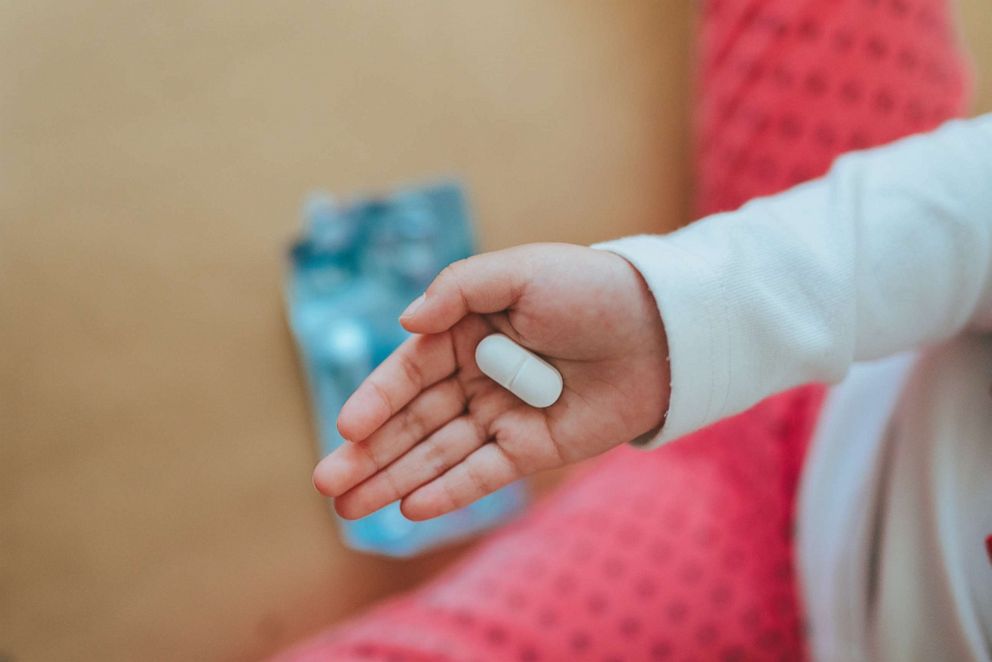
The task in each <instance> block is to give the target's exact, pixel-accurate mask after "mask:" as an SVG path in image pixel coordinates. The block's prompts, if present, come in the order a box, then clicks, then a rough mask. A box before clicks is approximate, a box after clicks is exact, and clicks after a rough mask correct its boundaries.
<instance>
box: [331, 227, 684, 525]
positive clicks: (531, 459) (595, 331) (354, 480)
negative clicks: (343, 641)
mask: <svg viewBox="0 0 992 662" xmlns="http://www.w3.org/2000/svg"><path fill="white" fill-rule="evenodd" d="M401 322H402V323H403V325H404V327H406V328H407V329H408V330H409V331H412V332H414V333H416V334H418V335H415V336H413V337H412V338H410V339H409V340H407V341H406V342H405V343H404V344H403V345H402V346H400V347H399V348H398V349H397V350H396V351H395V352H394V353H393V354H392V355H391V356H390V357H389V358H388V359H386V360H385V361H384V362H383V363H382V365H380V366H379V367H378V368H377V369H376V370H375V371H374V372H373V373H372V374H371V375H370V376H369V377H368V379H366V381H365V382H364V383H363V384H362V385H361V386H360V387H359V388H358V389H357V390H356V391H355V393H354V394H353V395H352V397H351V398H350V399H349V400H348V402H347V403H345V406H344V407H343V408H342V410H341V414H340V417H339V419H338V427H339V430H340V431H341V434H342V436H344V437H345V439H348V440H349V442H350V443H347V444H344V445H342V446H341V447H339V448H338V449H336V450H335V451H334V452H333V453H331V454H330V455H329V456H328V457H327V458H325V459H324V460H323V461H322V462H321V463H320V464H319V465H318V466H317V468H316V469H315V471H314V483H315V485H316V486H317V487H318V489H319V490H320V491H321V492H323V493H324V494H326V495H328V496H333V497H335V498H336V499H335V506H336V508H337V511H338V513H339V514H341V515H342V516H343V517H347V518H357V517H362V516H364V515H367V514H369V513H371V512H373V511H375V510H377V509H379V508H381V507H382V506H385V505H386V504H388V503H390V502H392V501H395V500H397V499H402V504H401V507H402V510H403V513H404V514H405V515H406V516H407V517H409V518H411V519H427V518H430V517H436V516H438V515H441V514H444V513H446V512H448V511H451V510H454V509H456V508H460V507H462V506H464V505H467V504H468V503H471V502H472V501H474V500H476V499H478V498H480V497H482V496H484V495H486V494H488V493H489V492H492V491H494V490H496V489H498V488H500V487H502V486H504V485H506V484H508V483H510V482H512V481H513V480H516V479H517V478H520V477H521V476H524V475H527V474H530V473H533V472H535V471H539V470H542V469H548V468H552V467H557V466H561V465H563V464H567V463H570V462H575V461H577V460H581V459H584V458H587V457H590V456H592V455H596V454H598V453H601V452H603V451H605V450H607V449H609V448H612V447H613V446H616V445H618V444H620V443H623V442H625V441H628V440H630V439H632V438H633V437H635V436H637V435H639V434H641V433H643V432H645V431H647V430H649V429H650V428H652V427H654V426H656V425H657V424H658V423H659V422H660V420H661V418H662V416H663V414H664V411H665V408H666V405H667V398H668V391H667V386H668V375H667V363H666V354H667V349H666V346H665V339H664V330H663V328H662V325H661V320H660V318H659V315H658V311H657V308H656V304H655V303H654V300H653V298H652V297H651V295H650V293H649V292H648V291H647V287H646V285H645V284H644V282H643V280H641V278H640V275H639V274H638V273H637V272H636V270H634V268H633V267H632V266H631V265H630V264H629V263H627V262H626V261H625V260H624V259H623V258H621V257H619V256H617V255H614V254H612V253H607V252H604V251H597V250H593V249H589V248H583V247H578V246H570V245H561V244H536V245H530V246H523V247H519V248H515V249H510V250H506V251H499V252H495V253H488V254H484V255H481V256H477V257H474V258H470V259H468V260H463V261H461V262H458V263H455V264H454V265H452V266H451V267H449V268H448V269H446V270H445V271H444V272H442V274H441V275H439V276H438V278H437V279H436V280H435V281H434V283H433V284H432V285H431V287H430V288H428V290H427V292H426V293H425V296H424V297H423V298H422V299H420V300H418V301H417V302H415V303H414V304H413V305H412V306H411V308H410V309H409V310H408V312H407V313H405V314H404V316H403V317H402V318H401ZM497 332H498V333H503V334H506V335H507V336H509V337H510V338H512V339H514V340H515V341H517V342H518V343H520V344H521V345H523V346H524V347H527V348H528V349H530V350H532V351H534V352H536V353H538V354H540V355H542V356H543V357H544V358H545V359H546V360H548V361H549V362H550V363H552V364H553V365H554V366H555V367H556V368H557V369H558V370H559V372H561V374H562V377H563V380H564V389H563V391H562V395H561V397H560V398H559V400H558V401H557V402H556V403H555V404H554V405H552V406H551V407H548V408H547V409H535V408H533V407H530V406H528V405H527V404H525V403H524V402H523V401H521V400H519V399H518V398H517V397H516V396H514V395H513V394H512V393H510V392H509V391H507V390H505V389H503V388H502V387H501V386H499V385H498V384H496V383H495V382H494V381H492V380H491V379H490V378H488V377H487V376H485V375H484V374H482V372H480V371H479V369H478V367H477V366H476V364H475V348H476V346H477V345H478V344H479V341H481V340H482V339H483V338H484V337H486V336H487V335H489V334H491V333H497Z"/></svg>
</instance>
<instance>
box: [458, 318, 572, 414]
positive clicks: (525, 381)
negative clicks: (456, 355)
mask: <svg viewBox="0 0 992 662" xmlns="http://www.w3.org/2000/svg"><path fill="white" fill-rule="evenodd" d="M475 363H476V365H478V366H479V370H481V371H482V372H483V373H484V374H485V375H486V376H487V377H489V378H490V379H492V380H493V381H494V382H496V383H497V384H499V385H500V386H502V387H503V388H505V389H506V390H508V391H509V392H510V393H512V394H513V395H515V396H517V397H518V398H520V399H521V400H523V401H524V402H526V403H527V404H529V405H530V406H531V407H542V408H543V407H550V406H551V405H553V404H554V403H555V402H556V401H557V400H558V397H559V396H560V395H561V389H562V379H561V373H560V372H558V371H557V370H556V369H555V367H554V366H553V365H551V364H550V363H548V362H547V361H545V360H544V359H542V358H541V357H539V356H538V355H537V354H534V353H533V352H531V351H529V350H526V349H524V348H523V347H521V346H520V345H518V344H517V343H515V342H513V341H512V340H510V339H509V338H507V337H506V336H504V335H503V334H502V333H494V334H493V335H491V336H486V337H485V338H483V339H482V342H480V343H479V345H478V347H476V348H475Z"/></svg>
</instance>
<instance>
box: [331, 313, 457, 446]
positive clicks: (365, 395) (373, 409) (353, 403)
mask: <svg viewBox="0 0 992 662" xmlns="http://www.w3.org/2000/svg"><path fill="white" fill-rule="evenodd" d="M454 371H455V350H454V344H453V343H452V339H451V336H450V334H447V333H445V334H437V335H430V336H414V337H413V338H410V339H408V340H407V341H405V342H404V343H403V344H402V345H400V346H399V347H398V348H397V349H396V351H394V352H393V353H392V354H391V355H390V356H389V357H388V358H387V359H386V360H385V361H383V362H382V363H381V364H379V367H377V368H376V369H375V370H373V371H372V373H371V374H370V375H369V376H368V377H367V378H366V379H365V381H364V382H362V383H361V385H360V386H359V387H358V388H357V389H356V390H355V392H354V393H352V394H351V397H350V398H348V400H347V402H345V403H344V406H342V407H341V412H340V413H339V414H338V432H340V433H341V436H342V437H344V438H345V439H347V440H348V441H362V440H363V439H366V438H367V437H368V436H369V435H371V434H372V433H373V432H375V431H376V430H377V429H379V427H381V426H382V424H383V423H385V422H386V421H388V420H389V419H390V418H391V417H392V416H393V415H394V414H396V413H397V412H399V411H400V410H401V409H403V407H405V406H406V405H407V403H409V402H410V401H411V400H413V399H414V398H415V397H416V396H417V395H418V394H419V393H420V392H421V391H423V390H424V389H426V388H428V387H430V386H432V385H433V384H436V383H437V382H439V381H441V380H442V379H444V378H445V377H447V376H448V375H450V374H452V373H453V372H454Z"/></svg>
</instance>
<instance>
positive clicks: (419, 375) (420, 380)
mask: <svg viewBox="0 0 992 662" xmlns="http://www.w3.org/2000/svg"><path fill="white" fill-rule="evenodd" d="M398 356H399V364H400V369H401V370H402V371H403V374H404V375H406V378H407V380H408V381H409V382H410V383H411V384H413V385H414V386H415V387H416V388H417V390H420V389H421V388H422V387H423V385H424V373H423V372H422V371H421V370H420V366H418V365H417V364H416V362H414V361H413V359H411V358H410V357H409V356H407V355H406V354H399V355H398Z"/></svg>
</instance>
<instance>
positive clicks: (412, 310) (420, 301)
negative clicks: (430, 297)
mask: <svg viewBox="0 0 992 662" xmlns="http://www.w3.org/2000/svg"><path fill="white" fill-rule="evenodd" d="M424 296H425V295H423V294H421V295H420V296H419V297H417V298H416V299H414V300H413V303H411V304H410V305H409V306H407V307H406V310H404V311H403V314H402V315H400V317H410V315H413V314H414V313H415V312H417V309H418V308H420V306H421V305H423V303H424Z"/></svg>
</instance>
